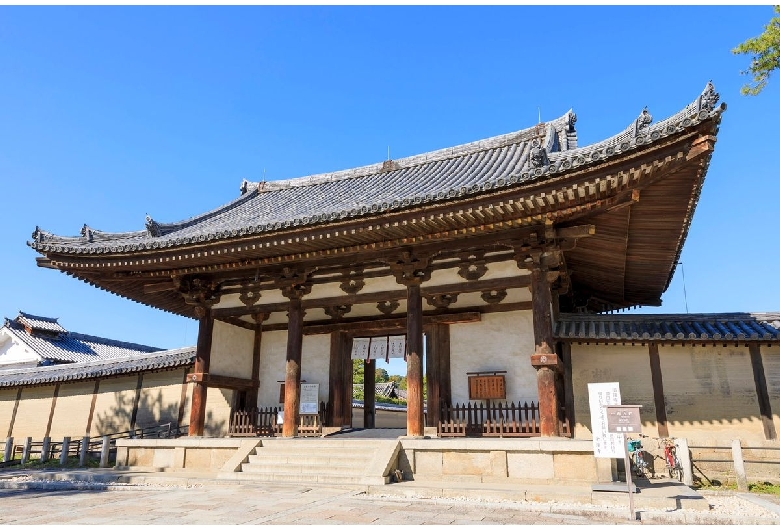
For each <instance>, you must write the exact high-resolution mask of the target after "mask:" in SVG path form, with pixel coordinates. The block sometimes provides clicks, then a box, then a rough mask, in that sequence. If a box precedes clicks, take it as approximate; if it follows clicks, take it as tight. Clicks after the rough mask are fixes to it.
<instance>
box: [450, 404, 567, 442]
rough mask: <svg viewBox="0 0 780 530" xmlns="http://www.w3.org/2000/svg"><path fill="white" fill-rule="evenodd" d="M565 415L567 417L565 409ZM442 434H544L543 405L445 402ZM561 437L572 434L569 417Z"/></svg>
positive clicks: (478, 435) (527, 435)
mask: <svg viewBox="0 0 780 530" xmlns="http://www.w3.org/2000/svg"><path fill="white" fill-rule="evenodd" d="M561 417H563V418H565V417H566V415H565V414H564V411H563V410H561ZM440 418H441V419H440V420H439V425H438V433H439V436H442V437H451V436H473V437H481V436H489V437H499V438H509V437H518V438H522V437H526V438H527V437H532V436H540V435H541V432H540V422H539V405H538V404H537V403H534V402H533V401H531V403H530V404H529V403H528V402H525V403H523V404H520V403H518V404H515V403H495V404H494V403H489V402H488V403H466V404H455V405H450V404H449V403H442V404H441V414H440ZM560 432H561V436H571V430H570V427H569V421H568V419H566V420H563V421H561V422H560Z"/></svg>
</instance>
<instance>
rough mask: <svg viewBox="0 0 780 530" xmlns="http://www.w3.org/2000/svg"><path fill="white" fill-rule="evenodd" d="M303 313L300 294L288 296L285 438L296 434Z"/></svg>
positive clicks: (299, 393)
mask: <svg viewBox="0 0 780 530" xmlns="http://www.w3.org/2000/svg"><path fill="white" fill-rule="evenodd" d="M303 315H304V312H303V309H301V298H300V296H292V297H290V308H289V310H288V312H287V365H286V367H285V374H284V424H283V425H282V436H283V437H285V438H291V437H294V436H296V435H297V434H298V418H299V409H300V404H301V351H302V346H303Z"/></svg>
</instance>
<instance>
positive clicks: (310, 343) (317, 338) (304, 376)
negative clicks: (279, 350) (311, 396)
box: [301, 333, 330, 402]
mask: <svg viewBox="0 0 780 530" xmlns="http://www.w3.org/2000/svg"><path fill="white" fill-rule="evenodd" d="M329 376H330V335H329V334H327V333H326V334H322V335H306V336H304V337H303V352H302V353H301V380H303V381H306V383H319V385H320V392H319V401H321V402H322V401H328V384H329Z"/></svg>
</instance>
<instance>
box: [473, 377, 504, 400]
mask: <svg viewBox="0 0 780 530" xmlns="http://www.w3.org/2000/svg"><path fill="white" fill-rule="evenodd" d="M469 399H506V381H505V379H504V374H495V373H493V374H490V375H485V374H474V375H469Z"/></svg>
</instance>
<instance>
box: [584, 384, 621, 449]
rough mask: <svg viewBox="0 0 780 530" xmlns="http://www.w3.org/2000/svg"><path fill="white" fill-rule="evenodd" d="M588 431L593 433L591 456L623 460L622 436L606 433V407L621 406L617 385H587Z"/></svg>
mask: <svg viewBox="0 0 780 530" xmlns="http://www.w3.org/2000/svg"><path fill="white" fill-rule="evenodd" d="M588 401H589V404H590V430H591V432H592V433H593V455H594V456H595V457H596V458H625V456H626V449H625V447H623V435H622V434H610V433H609V432H608V431H607V410H606V409H605V408H604V407H605V406H606V405H621V403H620V385H619V384H618V383H588Z"/></svg>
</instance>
